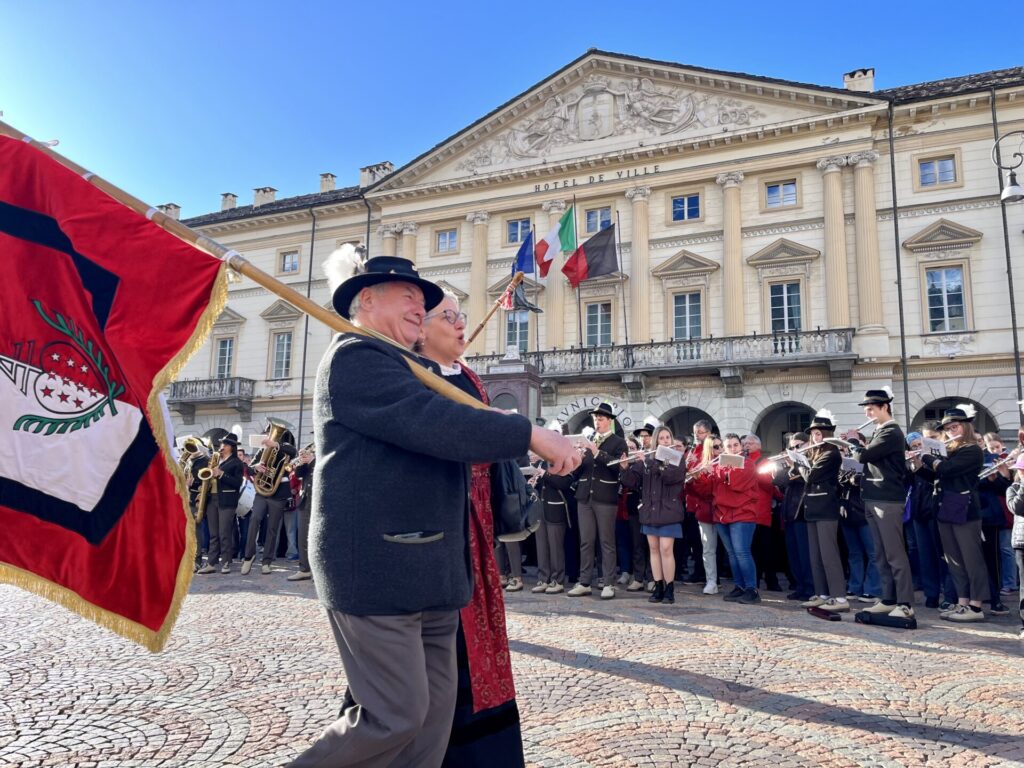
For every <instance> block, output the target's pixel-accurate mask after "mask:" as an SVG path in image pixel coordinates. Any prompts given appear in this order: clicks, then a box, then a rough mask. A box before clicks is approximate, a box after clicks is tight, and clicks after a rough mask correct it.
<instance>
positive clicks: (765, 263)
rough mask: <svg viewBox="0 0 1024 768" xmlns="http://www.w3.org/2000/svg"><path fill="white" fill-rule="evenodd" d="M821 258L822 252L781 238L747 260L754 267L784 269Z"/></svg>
mask: <svg viewBox="0 0 1024 768" xmlns="http://www.w3.org/2000/svg"><path fill="white" fill-rule="evenodd" d="M819 256H821V251H816V250H815V249H813V248H811V247H809V246H806V245H801V244H800V243H794V242H793V241H792V240H787V239H786V238H784V237H780V238H779V239H778V240H776V241H775V242H774V243H771V244H770V245H767V246H765V247H764V248H762V249H761V250H760V251H758V252H757V253H755V254H754V255H753V256H750V257H749V258H748V259H747V264H749V265H750V266H752V267H783V266H787V265H789V264H805V263H807V262H809V261H813V260H814V259H816V258H818V257H819Z"/></svg>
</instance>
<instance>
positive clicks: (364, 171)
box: [359, 160, 395, 187]
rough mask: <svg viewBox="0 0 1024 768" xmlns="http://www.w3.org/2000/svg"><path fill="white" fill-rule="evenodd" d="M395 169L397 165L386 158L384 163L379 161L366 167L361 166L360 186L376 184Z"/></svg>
mask: <svg viewBox="0 0 1024 768" xmlns="http://www.w3.org/2000/svg"><path fill="white" fill-rule="evenodd" d="M393 170H395V166H394V165H393V164H392V163H391V161H390V160H385V161H384V162H383V163H377V164H375V165H368V166H366V167H365V168H360V169H359V186H360V187H368V186H370V185H371V184H375V183H377V182H378V181H380V180H381V179H383V178H384V177H385V176H387V175H388V174H389V173H391V172H392V171H393Z"/></svg>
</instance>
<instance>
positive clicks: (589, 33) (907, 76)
mask: <svg viewBox="0 0 1024 768" xmlns="http://www.w3.org/2000/svg"><path fill="white" fill-rule="evenodd" d="M889 5H890V7H889V8H886V7H885V4H882V3H877V2H861V3H824V2H807V3H803V2H801V3H761V2H758V3H749V4H748V3H745V2H737V3H735V4H733V3H726V2H715V3H703V4H691V3H683V2H662V3H645V2H637V0H632V1H630V0H623V1H622V2H617V3H612V2H604V1H603V0H594V1H593V2H587V3H575V2H561V3H555V2H543V3H538V2H520V3H501V4H481V3H469V2H447V3H446V2H443V1H442V2H438V3H418V2H417V3H414V2H406V3H397V2H388V1H387V0H370V1H369V2H325V1H321V2H302V1H301V0H292V2H288V3H281V2H277V3H271V2H265V0H253V1H252V2H237V1H235V0H229V1H225V2H202V3H200V2H196V1H194V0H176V1H175V2H163V3H161V2H145V1H144V0H138V1H137V2H125V1H124V0H102V1H101V2H86V1H85V0H80V1H77V2H71V1H70V0H67V1H65V2H46V1H45V0H40V1H38V2H29V1H28V0H0V110H2V111H3V113H4V116H3V118H2V119H3V120H4V121H5V122H8V123H10V124H11V125H13V126H15V127H16V128H18V129H20V130H22V131H25V132H26V133H29V134H30V135H32V136H33V137H35V138H39V139H44V140H45V139H52V138H56V139H59V140H60V146H59V147H58V148H57V149H58V151H59V152H61V153H62V154H64V155H66V156H67V157H70V158H71V159H73V160H75V161H76V162H78V163H80V164H81V165H84V166H85V167H87V168H89V169H90V170H92V171H93V172H95V173H97V174H99V175H101V176H104V177H105V178H107V179H109V180H110V181H112V182H114V183H115V184H117V185H119V186H121V187H123V188H124V189H126V190H127V191H129V192H131V193H132V194H134V195H136V196H137V197H140V198H142V199H143V200H145V201H147V202H149V203H151V204H153V205H156V204H159V203H165V202H176V203H178V204H179V205H181V206H182V208H183V211H182V215H183V216H195V215H199V214H201V213H207V212H209V211H213V210H219V206H220V193H221V192H235V193H236V194H238V195H239V202H240V203H243V204H245V203H249V202H251V201H252V188H253V187H258V186H272V187H276V188H277V189H278V197H279V198H280V197H290V196H292V195H300V194H306V193H309V192H314V191H316V190H317V189H318V175H319V174H320V173H321V172H324V171H330V172H332V173H335V174H337V176H338V183H339V185H350V184H355V183H357V181H358V168H359V167H360V166H363V165H368V164H371V163H375V162H379V161H381V160H391V161H392V162H394V163H395V165H396V166H399V165H402V164H403V163H405V162H407V161H408V160H410V159H412V158H413V157H416V156H417V155H419V154H420V153H421V152H423V151H425V150H427V149H429V148H430V147H432V146H434V145H435V144H437V143H438V142H440V141H442V140H443V139H445V138H446V137H448V136H450V135H451V134H453V133H455V132H456V131H458V130H460V129H461V128H463V127H464V126H466V125H468V124H470V123H472V122H473V121H475V120H477V119H478V118H480V117H481V116H483V115H484V114H486V113H487V112H489V111H491V110H492V109H494V108H495V107H496V106H498V105H500V104H502V103H503V102H505V101H507V100H508V99H509V98H511V97H513V96H515V95H516V94H518V93H520V92H522V91H524V90H526V89H527V88H529V87H530V86H531V85H533V84H534V83H536V82H538V81H539V80H542V79H543V78H544V77H546V76H547V75H549V74H551V73H552V72H554V71H555V70H557V69H559V68H561V67H563V66H564V65H565V64H567V63H569V62H570V61H572V60H573V59H575V58H576V57H577V56H579V55H581V54H582V53H584V52H585V51H586V50H587V49H588V48H591V47H595V48H601V49H604V50H609V51H615V52H621V53H629V54H633V55H637V56H644V57H648V58H653V59H662V60H666V61H677V62H681V63H686V64H693V65H696V66H701V67H709V68H712V69H725V70H734V71H740V72H749V73H752V74H759V75H766V76H771V77H779V78H784V79H791V80H799V81H804V82H808V83H818V84H821V85H831V86H837V87H839V86H841V85H842V74H843V72H847V71H849V70H852V69H856V68H858V67H866V66H873V67H875V69H876V80H875V82H876V87H878V88H887V87H892V86H896V85H905V84H909V83H916V82H922V81H925V80H934V79H938V78H942V77H950V76H955V75H963V74H969V73H972V72H984V71H987V70H991V69H1001V68H1004V67H1012V66H1017V65H1019V64H1022V63H1024V62H1022V61H1021V57H1019V56H1017V57H1016V58H1015V51H1016V49H1017V46H1016V44H1014V43H1013V40H1015V39H1016V36H1017V34H1016V33H1017V32H1019V31H1020V27H1019V25H1018V27H1016V28H1014V29H1006V28H1005V27H996V26H994V24H993V19H992V17H991V16H990V15H989V14H987V13H982V12H980V11H979V12H977V13H970V12H969V11H967V10H966V6H964V5H963V3H955V4H954V3H942V2H932V3H917V2H915V3H910V2H907V3H890V4H889ZM977 7H978V8H979V9H980V8H981V7H982V6H980V5H979V6H977ZM627 9H633V10H627ZM737 9H739V10H737ZM1006 18H1007V17H1004V21H1005V20H1006Z"/></svg>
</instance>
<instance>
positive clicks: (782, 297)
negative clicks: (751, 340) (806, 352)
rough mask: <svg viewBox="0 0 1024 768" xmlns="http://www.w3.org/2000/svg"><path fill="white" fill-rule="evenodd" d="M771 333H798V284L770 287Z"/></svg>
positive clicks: (780, 284) (776, 284) (777, 284)
mask: <svg viewBox="0 0 1024 768" xmlns="http://www.w3.org/2000/svg"><path fill="white" fill-rule="evenodd" d="M769 292H770V300H771V314H772V333H799V332H800V283H775V284H774V285H772V286H770V288H769Z"/></svg>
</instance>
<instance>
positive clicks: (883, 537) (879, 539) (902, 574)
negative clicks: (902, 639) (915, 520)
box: [864, 499, 945, 605]
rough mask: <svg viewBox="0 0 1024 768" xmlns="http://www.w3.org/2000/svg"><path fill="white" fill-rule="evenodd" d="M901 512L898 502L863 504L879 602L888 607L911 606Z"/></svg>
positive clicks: (868, 502)
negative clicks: (879, 588)
mask: <svg viewBox="0 0 1024 768" xmlns="http://www.w3.org/2000/svg"><path fill="white" fill-rule="evenodd" d="M903 512H904V504H903V502H901V501H873V500H867V499H865V500H864V514H865V515H866V516H867V518H868V525H869V526H871V540H872V541H873V542H874V545H875V565H877V566H878V575H879V577H881V579H882V602H884V603H886V604H889V605H892V604H895V603H900V604H902V605H913V604H914V579H913V576H912V575H911V572H910V556H909V555H907V545H906V543H905V542H904V540H903ZM943 543H945V539H943Z"/></svg>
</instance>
